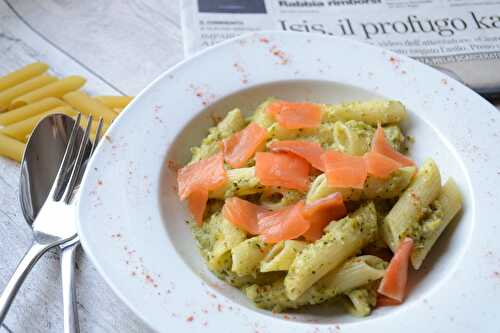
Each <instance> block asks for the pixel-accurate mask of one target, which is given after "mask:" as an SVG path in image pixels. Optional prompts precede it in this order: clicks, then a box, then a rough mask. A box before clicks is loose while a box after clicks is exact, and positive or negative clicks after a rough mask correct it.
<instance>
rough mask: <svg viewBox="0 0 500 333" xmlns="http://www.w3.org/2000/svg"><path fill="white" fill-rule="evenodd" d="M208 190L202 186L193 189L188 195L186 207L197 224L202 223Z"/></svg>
mask: <svg viewBox="0 0 500 333" xmlns="http://www.w3.org/2000/svg"><path fill="white" fill-rule="evenodd" d="M207 201H208V191H207V190H205V189H204V188H198V189H195V190H193V192H191V194H190V195H189V197H188V207H189V211H190V212H191V215H193V217H194V220H195V221H196V223H197V224H198V225H200V226H201V225H202V224H203V213H204V212H205V208H207Z"/></svg>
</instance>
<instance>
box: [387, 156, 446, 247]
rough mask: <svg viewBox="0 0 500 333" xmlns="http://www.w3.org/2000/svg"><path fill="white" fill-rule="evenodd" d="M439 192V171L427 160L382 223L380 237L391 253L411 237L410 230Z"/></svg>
mask: <svg viewBox="0 0 500 333" xmlns="http://www.w3.org/2000/svg"><path fill="white" fill-rule="evenodd" d="M440 190H441V175H440V173H439V169H438V167H437V165H436V163H435V162H434V161H433V160H431V159H429V160H427V161H425V163H424V164H423V165H422V167H421V168H420V169H419V170H418V172H417V174H416V175H415V179H414V180H413V181H412V183H411V184H410V186H409V187H408V188H407V189H406V190H405V191H404V192H403V194H402V195H401V197H399V199H398V201H397V202H396V204H395V205H394V206H393V207H392V208H391V210H390V211H389V214H387V216H386V217H385V218H384V221H383V223H382V236H383V237H384V240H385V242H386V243H387V245H389V247H390V248H391V250H392V252H396V250H397V248H398V247H399V243H400V242H401V241H402V240H403V239H404V238H405V237H407V236H408V237H411V232H412V228H415V227H418V221H419V220H420V218H421V217H422V216H423V214H424V212H425V210H426V209H427V208H428V207H429V205H430V203H431V202H433V201H434V199H436V197H437V196H438V194H439V191H440ZM411 238H414V237H411Z"/></svg>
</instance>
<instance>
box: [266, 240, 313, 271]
mask: <svg viewBox="0 0 500 333" xmlns="http://www.w3.org/2000/svg"><path fill="white" fill-rule="evenodd" d="M306 245H307V243H306V242H302V241H298V240H285V241H281V242H279V243H276V244H274V245H273V247H272V248H271V250H270V251H269V252H268V253H267V255H266V256H265V257H264V259H263V260H262V262H261V263H260V271H261V272H273V271H287V270H288V268H290V265H291V264H292V262H293V261H294V260H295V257H296V256H297V255H298V254H299V253H300V251H302V250H303V249H304V247H306Z"/></svg>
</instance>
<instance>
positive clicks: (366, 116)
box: [323, 100, 406, 126]
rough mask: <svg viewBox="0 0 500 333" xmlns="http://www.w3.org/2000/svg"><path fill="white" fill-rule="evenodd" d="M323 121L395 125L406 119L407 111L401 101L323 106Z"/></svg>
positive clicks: (374, 101) (375, 101)
mask: <svg viewBox="0 0 500 333" xmlns="http://www.w3.org/2000/svg"><path fill="white" fill-rule="evenodd" d="M323 111H324V115H323V121H337V120H341V121H348V120H358V121H363V122H365V123H367V124H370V125H372V126H377V125H378V124H381V125H385V124H395V123H399V122H401V121H403V120H405V119H406V109H405V107H404V105H403V104H402V103H401V102H399V101H393V100H373V101H367V102H352V103H344V104H333V105H323Z"/></svg>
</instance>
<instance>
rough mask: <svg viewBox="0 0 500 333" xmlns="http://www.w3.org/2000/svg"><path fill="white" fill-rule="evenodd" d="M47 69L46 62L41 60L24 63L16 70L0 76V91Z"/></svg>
mask: <svg viewBox="0 0 500 333" xmlns="http://www.w3.org/2000/svg"><path fill="white" fill-rule="evenodd" d="M48 69H49V66H48V65H47V64H44V63H43V62H35V63H33V64H29V65H26V66H24V67H22V68H20V69H18V70H17V71H14V72H12V73H9V74H7V75H5V76H2V77H0V91H3V90H5V89H9V88H11V87H13V86H15V85H18V84H19V83H22V82H24V81H26V80H29V79H31V78H33V77H35V76H38V75H41V74H43V73H45V72H46V71H47V70H48Z"/></svg>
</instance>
